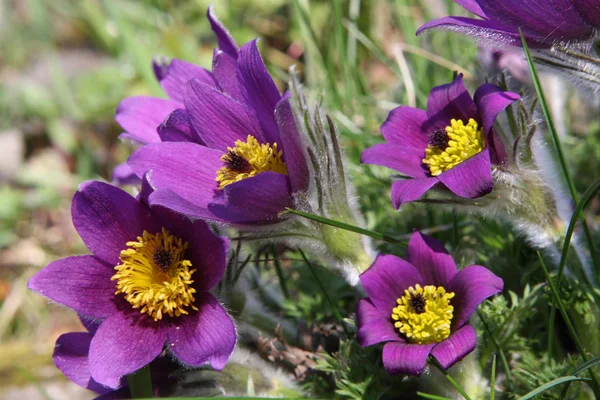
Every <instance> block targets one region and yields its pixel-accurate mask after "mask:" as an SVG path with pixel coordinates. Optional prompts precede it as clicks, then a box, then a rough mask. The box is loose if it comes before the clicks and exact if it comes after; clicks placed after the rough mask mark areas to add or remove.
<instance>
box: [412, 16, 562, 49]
mask: <svg viewBox="0 0 600 400" xmlns="http://www.w3.org/2000/svg"><path fill="white" fill-rule="evenodd" d="M434 28H439V29H444V30H450V31H453V32H458V33H463V34H465V35H467V36H471V37H475V38H477V39H481V40H483V41H485V42H490V43H494V42H495V43H497V44H508V45H512V46H520V45H521V37H520V36H519V33H518V30H517V29H516V28H515V27H512V26H509V25H506V24H503V23H501V22H499V21H489V20H480V19H474V18H465V17H443V18H438V19H434V20H433V21H429V22H427V23H426V24H425V25H423V26H421V27H420V28H419V29H417V35H420V34H421V33H423V32H424V31H426V30H428V29H434ZM525 38H526V39H527V44H528V45H534V46H536V47H550V46H552V42H551V41H547V42H544V41H542V40H540V38H537V37H534V38H532V37H530V36H527V35H526V36H525Z"/></svg>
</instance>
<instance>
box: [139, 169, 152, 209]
mask: <svg viewBox="0 0 600 400" xmlns="http://www.w3.org/2000/svg"><path fill="white" fill-rule="evenodd" d="M149 175H150V173H149V172H148V173H147V174H146V175H144V177H143V178H142V186H141V188H140V192H139V193H138V196H137V200H138V201H140V202H142V203H143V204H144V205H146V206H150V203H149V202H148V198H149V197H150V195H151V194H152V193H153V192H154V188H153V187H152V185H151V184H150V181H149V180H148V177H149Z"/></svg>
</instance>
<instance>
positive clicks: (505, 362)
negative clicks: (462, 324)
mask: <svg viewBox="0 0 600 400" xmlns="http://www.w3.org/2000/svg"><path fill="white" fill-rule="evenodd" d="M477 316H478V317H479V319H480V320H481V324H482V325H483V329H485V331H486V332H487V334H488V335H489V336H490V338H491V339H492V342H494V346H496V350H498V354H500V361H501V362H502V368H504V373H505V374H506V380H507V381H508V387H509V388H510V390H512V391H514V390H515V386H514V383H513V380H512V373H511V372H510V366H509V365H508V360H507V359H506V355H505V354H504V351H503V350H502V348H501V347H500V343H498V339H496V335H494V333H493V332H492V330H491V329H490V327H489V325H488V324H487V322H486V321H485V319H483V316H482V315H481V313H480V312H479V311H477Z"/></svg>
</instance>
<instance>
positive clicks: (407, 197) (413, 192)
mask: <svg viewBox="0 0 600 400" xmlns="http://www.w3.org/2000/svg"><path fill="white" fill-rule="evenodd" d="M437 183H439V181H438V180H437V178H418V179H402V180H399V181H395V182H394V183H393V184H392V203H393V205H394V208H395V209H396V210H397V209H398V208H400V206H401V205H402V204H404V203H408V202H411V201H416V200H419V199H420V198H421V196H423V195H424V194H425V192H427V191H428V190H429V189H431V188H432V187H433V186H434V185H435V184H437Z"/></svg>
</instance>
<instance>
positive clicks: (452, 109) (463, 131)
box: [361, 76, 519, 208]
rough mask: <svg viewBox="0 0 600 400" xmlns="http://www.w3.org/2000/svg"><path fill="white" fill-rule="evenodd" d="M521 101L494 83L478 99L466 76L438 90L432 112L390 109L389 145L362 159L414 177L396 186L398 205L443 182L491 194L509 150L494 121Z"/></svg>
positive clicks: (472, 194)
mask: <svg viewBox="0 0 600 400" xmlns="http://www.w3.org/2000/svg"><path fill="white" fill-rule="evenodd" d="M518 99H519V95H517V94H516V93H511V92H503V91H502V90H501V89H500V88H499V87H497V86H495V85H492V84H485V85H483V86H480V87H479V89H477V91H476V92H475V97H474V99H472V98H471V96H470V95H469V92H467V89H466V88H465V86H464V84H463V81H462V76H458V78H456V79H455V80H454V82H452V83H449V84H446V85H442V86H438V87H435V88H433V90H432V91H431V93H430V94H429V99H428V101H427V111H424V110H420V109H417V108H412V107H406V106H400V107H397V108H395V109H393V110H392V111H391V112H390V115H389V116H388V118H387V120H386V121H385V122H384V123H383V125H382V126H381V133H382V134H383V137H384V138H385V140H386V142H387V143H383V144H378V145H375V146H373V147H371V148H369V149H367V150H365V151H364V152H363V153H362V156H361V162H363V163H366V164H377V165H383V166H385V167H388V168H392V169H394V170H396V171H399V172H401V173H402V174H404V175H407V176H408V177H410V178H412V179H402V180H398V181H396V182H394V183H393V185H392V202H393V204H394V207H395V208H398V207H400V206H401V205H402V204H403V203H406V202H410V201H415V200H418V199H419V198H421V196H423V194H424V193H425V192H427V191H428V190H429V189H431V188H432V187H434V186H436V185H442V186H445V187H446V188H448V189H449V190H450V191H452V192H453V193H454V194H456V195H458V196H460V197H464V198H471V199H472V198H476V197H481V196H483V195H485V194H487V193H489V192H490V191H491V190H492V188H493V186H494V183H493V181H492V171H491V164H492V163H494V164H503V163H505V162H506V160H505V152H504V148H503V146H502V143H501V142H500V141H499V140H498V139H497V138H496V137H495V135H494V131H493V125H494V122H495V121H496V117H497V116H498V114H499V113H500V112H501V111H502V110H504V109H505V108H506V107H507V106H508V105H510V104H511V103H513V102H514V101H516V100H518Z"/></svg>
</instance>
